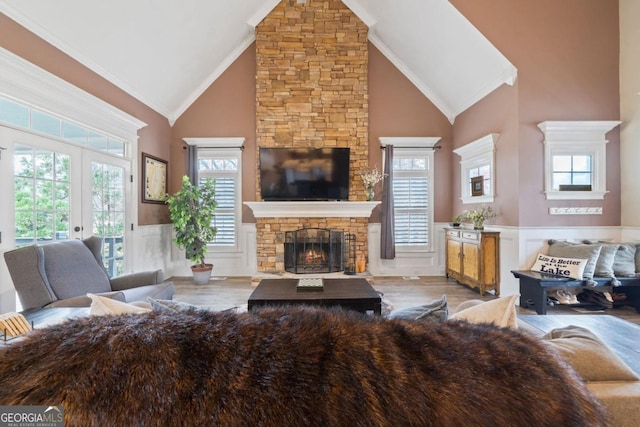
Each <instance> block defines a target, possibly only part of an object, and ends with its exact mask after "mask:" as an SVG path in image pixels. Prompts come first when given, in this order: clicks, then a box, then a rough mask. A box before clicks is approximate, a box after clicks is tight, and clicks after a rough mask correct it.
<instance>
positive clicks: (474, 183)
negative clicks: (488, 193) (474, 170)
mask: <svg viewBox="0 0 640 427" xmlns="http://www.w3.org/2000/svg"><path fill="white" fill-rule="evenodd" d="M483 194H484V177H483V176H475V177H473V178H471V196H472V197H473V196H482V195H483Z"/></svg>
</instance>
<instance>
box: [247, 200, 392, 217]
mask: <svg viewBox="0 0 640 427" xmlns="http://www.w3.org/2000/svg"><path fill="white" fill-rule="evenodd" d="M380 203H381V202H379V201H377V202H376V201H374V202H347V201H345V202H335V201H327V202H323V201H306V202H305V201H301V202H284V201H283V202H244V204H245V205H247V206H249V207H250V208H251V210H253V215H254V216H255V217H256V218H322V217H327V218H357V217H360V218H368V217H370V216H371V212H372V211H373V209H374V208H375V207H376V206H378V205H379V204H380Z"/></svg>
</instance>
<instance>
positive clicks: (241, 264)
mask: <svg viewBox="0 0 640 427" xmlns="http://www.w3.org/2000/svg"><path fill="white" fill-rule="evenodd" d="M256 234H257V233H256V225H255V224H249V223H247V224H242V225H241V226H240V229H239V235H238V249H237V250H236V251H231V250H224V249H223V250H218V249H214V250H210V251H209V252H208V253H207V256H206V257H205V261H206V262H208V263H211V264H213V273H212V275H213V276H218V277H221V276H253V275H255V274H256V272H257V270H258V261H257V244H256ZM170 251H171V260H172V262H171V268H170V271H171V276H177V277H191V262H190V261H189V260H188V259H186V257H185V253H184V251H183V250H181V249H178V248H177V247H176V245H174V244H172V245H171V249H170Z"/></svg>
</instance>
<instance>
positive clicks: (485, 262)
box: [445, 228, 500, 296]
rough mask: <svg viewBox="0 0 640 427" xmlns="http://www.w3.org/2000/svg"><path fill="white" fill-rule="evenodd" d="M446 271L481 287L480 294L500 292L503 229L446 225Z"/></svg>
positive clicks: (474, 285) (473, 285)
mask: <svg viewBox="0 0 640 427" xmlns="http://www.w3.org/2000/svg"><path fill="white" fill-rule="evenodd" d="M445 233H446V237H445V242H446V245H445V247H446V251H445V252H446V258H447V263H446V268H447V269H446V275H447V277H451V278H453V279H455V280H457V281H458V282H459V283H462V284H464V285H468V286H471V287H472V288H478V289H479V290H480V295H484V292H485V291H495V294H496V296H498V295H500V233H499V232H497V231H482V230H468V229H462V228H446V229H445Z"/></svg>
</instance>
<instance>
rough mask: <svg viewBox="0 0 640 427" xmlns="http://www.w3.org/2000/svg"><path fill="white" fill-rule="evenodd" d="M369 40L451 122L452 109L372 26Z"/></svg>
mask: <svg viewBox="0 0 640 427" xmlns="http://www.w3.org/2000/svg"><path fill="white" fill-rule="evenodd" d="M369 41H370V42H371V44H373V45H374V46H375V47H376V48H377V49H378V50H379V51H380V52H382V54H383V55H384V56H385V57H386V58H387V59H388V60H389V61H390V62H391V63H392V64H393V65H395V66H396V68H397V69H398V70H399V71H400V72H401V73H402V74H404V76H405V77H406V78H407V79H409V81H410V82H411V83H413V85H414V86H415V87H416V88H417V89H418V90H419V91H420V92H422V94H423V95H424V96H426V97H427V98H428V99H429V100H430V101H431V102H432V103H433V105H435V106H436V108H437V109H438V110H440V112H442V114H444V115H445V117H446V118H447V119H448V120H449V122H450V123H451V124H453V122H454V120H455V118H456V114H455V113H454V111H453V109H452V108H451V107H450V106H449V105H448V104H447V103H446V102H445V101H444V100H443V99H442V98H441V97H440V96H438V95H436V93H435V92H434V91H432V90H431V89H430V88H429V87H428V86H427V85H426V84H425V83H424V82H423V81H422V80H421V79H419V78H418V76H416V75H415V74H414V73H413V72H412V71H411V70H410V69H409V67H407V66H406V64H405V63H404V62H402V61H401V60H400V59H399V58H398V57H397V56H396V55H394V54H393V53H392V52H391V50H390V49H389V47H387V45H386V44H384V42H383V41H382V40H381V39H380V38H379V37H378V36H377V34H376V33H375V29H374V28H371V27H370V28H369Z"/></svg>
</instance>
